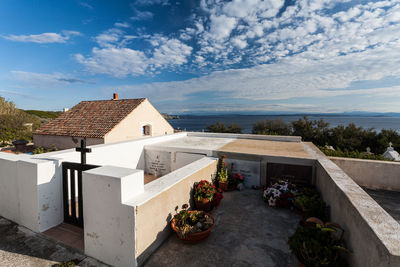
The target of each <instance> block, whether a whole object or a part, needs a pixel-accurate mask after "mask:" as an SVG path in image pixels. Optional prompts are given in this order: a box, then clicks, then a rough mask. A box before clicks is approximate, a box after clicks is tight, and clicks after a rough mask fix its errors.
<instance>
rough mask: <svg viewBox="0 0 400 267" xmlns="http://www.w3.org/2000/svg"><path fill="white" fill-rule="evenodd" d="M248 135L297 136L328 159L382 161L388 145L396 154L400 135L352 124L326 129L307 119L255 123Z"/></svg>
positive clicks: (323, 125)
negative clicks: (314, 146)
mask: <svg viewBox="0 0 400 267" xmlns="http://www.w3.org/2000/svg"><path fill="white" fill-rule="evenodd" d="M252 132H253V133H254V134H273V135H276V134H279V135H294V136H301V137H302V140H303V141H306V142H313V143H314V144H315V145H317V146H319V147H320V149H321V151H323V152H324V153H325V154H326V155H328V156H337V157H352V158H362V159H377V160H383V159H384V158H383V157H382V156H380V155H381V154H383V153H384V152H385V150H386V148H387V147H388V145H389V142H392V143H393V147H394V149H396V150H398V151H400V134H399V133H397V132H396V131H395V130H386V129H383V130H382V131H381V132H380V133H377V132H376V131H375V130H374V129H364V128H363V127H357V126H356V125H355V124H354V123H351V124H349V125H347V126H343V125H339V126H337V127H334V128H329V124H328V123H327V122H325V121H324V120H310V119H308V118H307V117H303V118H300V119H298V120H297V121H292V122H291V123H285V122H284V121H283V120H282V119H276V120H266V121H259V122H256V123H255V124H254V125H253V131H252ZM325 145H330V146H333V147H334V148H335V149H336V151H333V150H329V149H324V148H323V147H324V146H325ZM367 147H369V148H370V149H371V152H372V153H374V154H375V155H371V154H369V155H368V154H366V153H363V152H360V151H366V149H367Z"/></svg>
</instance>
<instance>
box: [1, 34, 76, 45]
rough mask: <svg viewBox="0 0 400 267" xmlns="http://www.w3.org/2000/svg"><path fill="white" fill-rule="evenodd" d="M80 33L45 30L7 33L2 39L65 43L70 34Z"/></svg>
mask: <svg viewBox="0 0 400 267" xmlns="http://www.w3.org/2000/svg"><path fill="white" fill-rule="evenodd" d="M80 35H82V34H81V33H80V32H77V31H62V32H61V33H54V32H45V33H41V34H31V35H14V34H11V35H7V36H2V37H3V38H4V39H7V40H10V41H14V42H25V43H28V42H31V43H38V44H48V43H65V42H67V41H68V40H69V39H70V38H71V37H72V36H80Z"/></svg>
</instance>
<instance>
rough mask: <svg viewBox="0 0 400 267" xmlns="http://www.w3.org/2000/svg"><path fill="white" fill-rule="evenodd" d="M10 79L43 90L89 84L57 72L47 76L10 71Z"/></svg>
mask: <svg viewBox="0 0 400 267" xmlns="http://www.w3.org/2000/svg"><path fill="white" fill-rule="evenodd" d="M11 77H12V79H13V80H16V81H19V82H22V83H23V84H26V85H28V86H29V87H30V88H32V87H36V88H45V87H54V86H61V85H66V84H75V83H91V82H88V81H85V80H82V79H78V78H74V77H73V76H71V75H69V74H63V73H58V72H55V73H52V74H48V73H36V72H27V71H20V70H14V71H11Z"/></svg>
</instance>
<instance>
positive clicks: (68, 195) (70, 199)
mask: <svg viewBox="0 0 400 267" xmlns="http://www.w3.org/2000/svg"><path fill="white" fill-rule="evenodd" d="M97 167H99V166H96V165H89V164H81V163H75V162H63V163H62V176H63V200H64V222H66V223H70V224H74V225H77V226H79V227H83V202H82V172H83V171H86V170H90V169H93V168H97Z"/></svg>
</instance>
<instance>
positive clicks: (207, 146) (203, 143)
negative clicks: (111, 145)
mask: <svg viewBox="0 0 400 267" xmlns="http://www.w3.org/2000/svg"><path fill="white" fill-rule="evenodd" d="M233 140H235V139H231V138H213V137H206V136H203V137H198V136H185V137H182V138H177V139H175V140H166V141H164V142H159V143H155V144H153V145H151V146H150V145H148V146H146V148H149V149H159V150H161V149H164V150H165V149H168V150H175V151H181V152H188V153H205V154H208V155H211V152H212V151H214V150H218V149H219V148H221V147H223V146H225V145H226V144H228V143H230V142H232V141H233Z"/></svg>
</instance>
